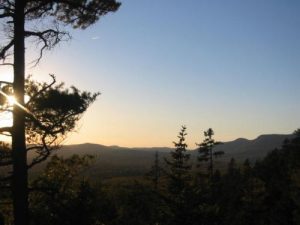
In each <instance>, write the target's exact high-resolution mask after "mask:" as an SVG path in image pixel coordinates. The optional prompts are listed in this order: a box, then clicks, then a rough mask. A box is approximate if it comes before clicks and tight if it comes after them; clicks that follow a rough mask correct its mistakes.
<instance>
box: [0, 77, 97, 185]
mask: <svg viewBox="0 0 300 225" xmlns="http://www.w3.org/2000/svg"><path fill="white" fill-rule="evenodd" d="M52 78H53V81H52V82H51V83H50V84H47V83H41V82H36V81H33V80H31V79H30V78H28V79H27V80H26V83H25V93H26V95H27V96H28V97H29V101H28V102H27V103H26V104H25V106H24V110H25V111H26V113H27V119H26V121H25V125H26V130H25V132H26V133H25V134H26V142H27V146H26V154H27V152H32V153H31V154H32V156H34V157H33V159H32V161H30V162H27V163H26V168H25V169H26V170H28V169H29V168H31V167H33V166H34V165H36V164H38V163H40V162H42V161H44V160H46V159H47V157H48V156H49V155H50V153H51V152H52V151H53V150H55V149H57V148H58V147H59V144H60V143H61V141H62V140H64V138H65V137H66V135H67V134H68V132H70V131H72V130H74V128H75V126H76V122H77V121H78V120H79V119H80V117H81V116H82V114H83V113H84V112H85V111H86V110H87V108H88V107H89V105H90V104H91V103H93V102H94V101H95V99H96V97H97V96H98V93H95V94H91V93H89V92H82V91H79V90H78V89H76V88H75V87H72V88H71V89H67V88H65V87H64V85H63V84H56V80H55V77H54V76H53V75H52ZM8 86H9V84H7V85H6V86H5V87H4V88H7V87H8ZM7 94H9V93H7ZM11 94H12V93H11ZM0 100H1V102H2V106H3V107H6V108H7V109H10V108H11V107H12V105H10V104H8V102H7V99H6V98H4V99H3V97H2V98H0ZM4 100H6V101H4ZM7 129H8V128H4V129H3V130H2V131H6V130H7ZM13 162H14V160H13V156H12V151H11V148H10V147H9V146H8V145H7V144H6V145H5V144H2V147H1V150H0V166H4V167H6V174H7V176H6V178H4V179H3V182H2V183H3V184H7V181H8V179H9V178H10V177H11V175H10V174H12V172H13V168H11V165H13Z"/></svg>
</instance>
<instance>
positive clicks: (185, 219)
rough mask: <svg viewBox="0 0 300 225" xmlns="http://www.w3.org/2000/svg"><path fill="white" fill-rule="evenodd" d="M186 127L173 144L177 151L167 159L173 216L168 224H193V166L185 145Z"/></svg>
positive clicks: (183, 127) (169, 193)
mask: <svg viewBox="0 0 300 225" xmlns="http://www.w3.org/2000/svg"><path fill="white" fill-rule="evenodd" d="M186 135H187V133H186V127H185V126H182V128H181V130H180V132H179V135H178V142H173V143H174V145H175V150H174V151H172V152H171V157H170V159H165V161H166V163H167V167H168V171H167V178H168V180H169V181H168V195H169V196H168V202H169V205H170V210H171V215H169V218H168V224H174V225H179V224H191V222H192V220H193V218H192V216H191V215H192V209H193V204H191V200H192V199H193V198H192V192H191V187H190V180H191V174H190V172H191V164H190V163H189V159H190V154H188V153H187V149H186V148H187V144H186V143H185V136H186Z"/></svg>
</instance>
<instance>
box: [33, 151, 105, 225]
mask: <svg viewBox="0 0 300 225" xmlns="http://www.w3.org/2000/svg"><path fill="white" fill-rule="evenodd" d="M92 159H93V158H92V157H91V156H88V155H86V156H82V157H80V156H78V155H73V156H72V157H70V158H68V159H63V158H60V157H57V156H53V157H52V159H51V161H50V162H49V163H48V164H47V167H46V169H45V170H44V172H43V173H42V174H41V175H40V176H39V177H38V178H36V179H35V180H34V181H33V182H32V185H31V186H32V187H31V188H32V192H31V193H30V195H29V196H30V212H31V218H32V221H31V224H33V225H34V224H36V225H40V224H44V225H47V224H49V225H52V224H57V225H60V224H61V225H73V224H78V225H89V224H95V222H96V221H97V211H98V208H97V201H98V200H99V199H97V196H96V190H94V188H93V187H92V186H91V185H90V184H89V182H88V181H87V180H84V179H83V178H82V177H81V176H80V174H81V173H82V172H84V171H85V170H86V169H87V168H88V166H89V165H90V163H91V160H92Z"/></svg>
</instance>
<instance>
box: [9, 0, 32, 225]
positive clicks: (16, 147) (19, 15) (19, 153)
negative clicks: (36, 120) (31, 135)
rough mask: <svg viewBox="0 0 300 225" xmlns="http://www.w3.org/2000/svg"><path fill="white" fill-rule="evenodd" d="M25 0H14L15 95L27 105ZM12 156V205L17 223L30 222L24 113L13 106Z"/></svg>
mask: <svg viewBox="0 0 300 225" xmlns="http://www.w3.org/2000/svg"><path fill="white" fill-rule="evenodd" d="M24 2H25V1H23V0H16V1H15V15H14V83H13V88H14V96H15V98H16V100H17V101H18V102H19V103H20V104H22V105H23V104H24V78H25V40H24V39H25V36H24V33H25V32H24V24H25V19H24V7H25V3H24ZM12 157H13V177H12V192H13V208H14V221H15V222H14V224H15V225H27V224H28V223H29V222H28V187H27V182H28V181H27V153H26V144H25V114H24V111H23V110H22V109H21V108H20V107H18V106H16V105H15V106H14V109H13V130H12Z"/></svg>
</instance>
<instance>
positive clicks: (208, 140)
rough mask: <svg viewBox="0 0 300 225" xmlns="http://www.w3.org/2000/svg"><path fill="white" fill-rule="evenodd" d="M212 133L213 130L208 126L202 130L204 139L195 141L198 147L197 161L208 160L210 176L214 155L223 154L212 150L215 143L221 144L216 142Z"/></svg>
mask: <svg viewBox="0 0 300 225" xmlns="http://www.w3.org/2000/svg"><path fill="white" fill-rule="evenodd" d="M213 135H214V131H213V130H212V129H211V128H209V129H208V130H207V131H204V137H205V139H204V140H203V142H202V143H200V144H197V143H196V145H197V146H198V147H199V148H198V152H199V157H198V161H199V162H202V161H208V162H209V167H208V170H209V174H210V177H212V176H213V173H214V157H217V156H220V155H223V154H224V152H223V151H214V147H216V145H219V144H221V142H216V141H215V140H214V139H213V138H212V136H213Z"/></svg>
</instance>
